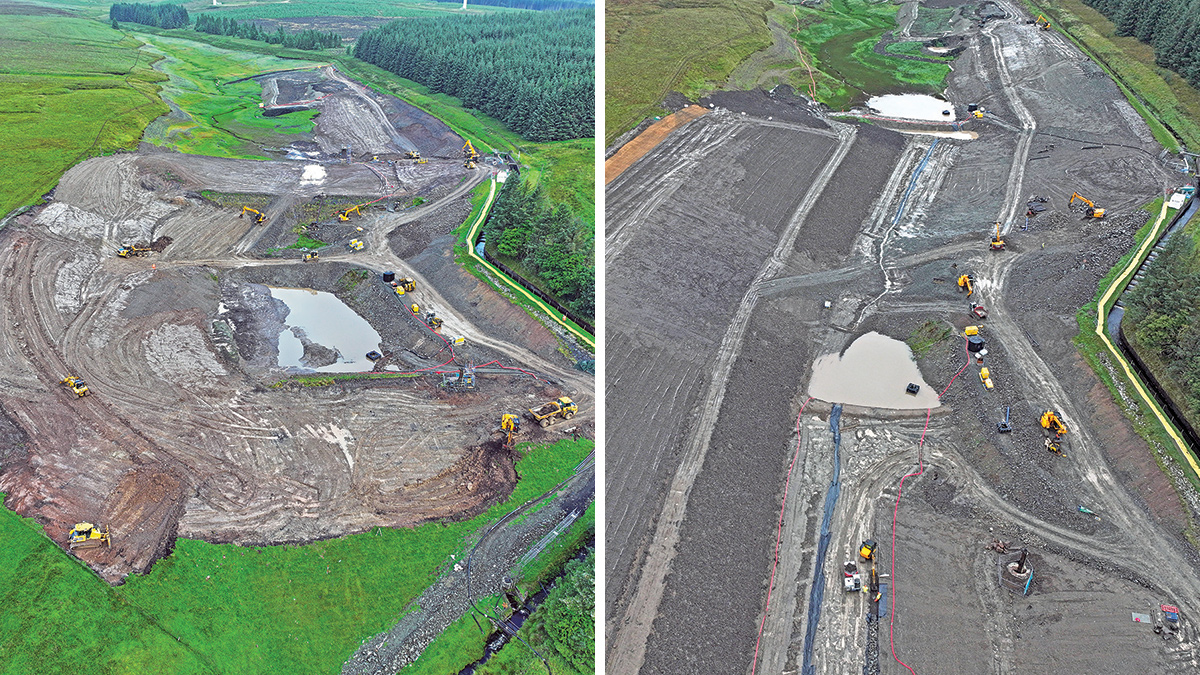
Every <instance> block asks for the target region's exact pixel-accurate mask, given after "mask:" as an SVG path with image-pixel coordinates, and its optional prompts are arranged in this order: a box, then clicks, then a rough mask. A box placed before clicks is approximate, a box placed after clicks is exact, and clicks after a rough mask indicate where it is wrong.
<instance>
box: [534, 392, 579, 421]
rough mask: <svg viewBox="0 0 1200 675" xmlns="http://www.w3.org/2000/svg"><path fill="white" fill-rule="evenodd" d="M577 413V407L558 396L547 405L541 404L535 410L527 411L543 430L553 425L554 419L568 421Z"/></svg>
mask: <svg viewBox="0 0 1200 675" xmlns="http://www.w3.org/2000/svg"><path fill="white" fill-rule="evenodd" d="M578 411H579V406H578V405H576V404H575V402H574V401H572V400H571V399H569V398H567V397H566V396H560V397H558V398H557V399H555V400H553V401H550V402H549V403H543V404H542V405H541V406H538V407H537V408H530V409H529V416H530V417H532V418H533V421H535V422H537V423H538V424H539V425H541V426H542V427H543V428H545V427H548V426H550V425H551V424H553V423H554V420H555V418H562V419H564V420H569V419H571V418H572V417H574V416H575V413H576V412H578Z"/></svg>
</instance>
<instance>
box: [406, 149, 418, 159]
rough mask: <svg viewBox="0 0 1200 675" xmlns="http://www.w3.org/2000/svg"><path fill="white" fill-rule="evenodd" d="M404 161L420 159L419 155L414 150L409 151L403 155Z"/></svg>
mask: <svg viewBox="0 0 1200 675" xmlns="http://www.w3.org/2000/svg"><path fill="white" fill-rule="evenodd" d="M404 159H421V153H420V152H418V151H416V150H409V151H408V152H406V153H404Z"/></svg>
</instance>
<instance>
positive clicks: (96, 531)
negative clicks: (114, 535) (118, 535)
mask: <svg viewBox="0 0 1200 675" xmlns="http://www.w3.org/2000/svg"><path fill="white" fill-rule="evenodd" d="M67 545H68V546H69V547H70V549H71V550H75V549H77V548H97V547H99V546H104V545H108V546H112V540H111V539H110V538H109V535H108V528H107V527H105V528H104V529H101V528H99V527H96V526H95V525H92V524H91V523H76V524H75V527H74V528H72V529H71V532H70V533H69V534H68V535H67Z"/></svg>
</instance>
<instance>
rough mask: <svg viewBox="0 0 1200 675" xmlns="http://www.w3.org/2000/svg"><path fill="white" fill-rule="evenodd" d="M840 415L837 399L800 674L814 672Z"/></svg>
mask: <svg viewBox="0 0 1200 675" xmlns="http://www.w3.org/2000/svg"><path fill="white" fill-rule="evenodd" d="M841 419H842V404H841V403H838V404H836V405H834V406H833V410H832V411H830V413H829V430H830V431H832V432H833V480H831V481H830V482H829V490H828V491H826V492H825V513H824V515H823V516H822V517H821V539H820V541H819V542H818V543H817V559H816V563H814V572H813V583H812V589H811V590H810V591H809V594H808V607H809V609H808V627H807V629H806V630H805V633H804V663H803V667H802V668H801V670H800V672H802V673H803V674H804V675H811V674H812V673H814V672H816V671H815V670H814V668H813V663H812V660H813V641H814V640H815V639H816V636H817V624H818V623H819V622H820V621H821V603H822V602H824V600H825V556H826V554H827V553H828V552H829V539H830V530H829V523H830V521H831V520H832V519H833V509H834V507H836V506H837V499H838V494H840V493H841V491H842V482H841V477H842V462H841V457H840V450H841V446H842V431H841V429H840V428H839V423H840V421H841Z"/></svg>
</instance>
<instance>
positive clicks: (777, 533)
mask: <svg viewBox="0 0 1200 675" xmlns="http://www.w3.org/2000/svg"><path fill="white" fill-rule="evenodd" d="M811 400H812V397H811V396H809V397H808V400H806V401H805V402H804V404H803V405H801V406H800V412H799V413H798V414H797V415H796V452H795V453H793V454H792V463H791V464H789V465H788V472H787V479H786V480H785V481H784V482H783V505H782V506H780V507H779V528H778V529H777V530H776V531H775V564H773V565H772V566H771V583H770V585H768V586H767V606H766V607H765V608H764V609H763V618H762V623H760V624H759V625H758V640H757V641H756V642H755V643H754V661H753V662H752V663H751V664H750V675H754V671H755V669H757V668H758V648H759V645H761V644H762V634H763V627H764V626H766V625H767V611H768V610H770V609H771V591H772V590H774V588H775V570H776V569H778V567H779V542H780V541H781V540H782V539H783V512H784V509H786V508H787V493H788V486H789V485H790V484H791V482H792V468H793V467H795V466H796V458H797V457H799V456H800V440H801V439H800V416H801V415H803V414H804V408H805V407H807V406H808V402H809V401H811Z"/></svg>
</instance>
